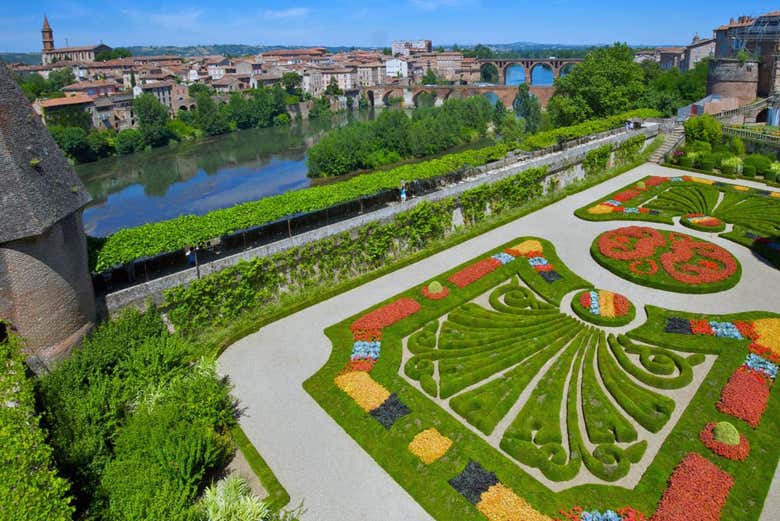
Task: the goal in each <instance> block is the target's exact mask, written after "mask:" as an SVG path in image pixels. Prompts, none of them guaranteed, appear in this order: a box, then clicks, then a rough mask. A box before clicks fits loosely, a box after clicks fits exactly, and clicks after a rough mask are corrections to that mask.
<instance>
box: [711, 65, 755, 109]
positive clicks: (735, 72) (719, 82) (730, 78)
mask: <svg viewBox="0 0 780 521" xmlns="http://www.w3.org/2000/svg"><path fill="white" fill-rule="evenodd" d="M758 73H759V67H758V63H756V62H751V61H746V62H744V63H741V62H739V61H738V60H729V59H720V60H713V61H711V62H710V65H709V69H708V71H707V94H718V95H720V96H722V97H724V98H737V99H738V100H739V102H740V105H746V104H748V103H750V102H752V101H753V100H755V99H756V96H757V92H758Z"/></svg>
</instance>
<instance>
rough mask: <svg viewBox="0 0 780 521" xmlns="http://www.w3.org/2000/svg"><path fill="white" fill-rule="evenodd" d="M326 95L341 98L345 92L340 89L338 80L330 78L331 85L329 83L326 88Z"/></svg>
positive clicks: (333, 77)
mask: <svg viewBox="0 0 780 521" xmlns="http://www.w3.org/2000/svg"><path fill="white" fill-rule="evenodd" d="M325 94H327V95H328V96H339V95H341V94H344V91H343V90H341V89H340V88H339V82H338V81H337V80H336V77H335V76H331V77H330V83H328V86H327V87H326V88H325Z"/></svg>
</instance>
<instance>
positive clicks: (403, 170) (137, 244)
mask: <svg viewBox="0 0 780 521" xmlns="http://www.w3.org/2000/svg"><path fill="white" fill-rule="evenodd" d="M655 114H656V113H655V112H652V111H651V112H630V113H626V114H623V115H619V116H614V117H612V118H607V120H605V121H594V122H590V123H589V124H585V125H578V126H577V128H576V129H574V130H572V131H566V130H564V129H557V131H556V132H557V134H556V136H558V137H560V136H567V137H568V138H569V139H574V138H577V137H582V136H585V135H588V134H590V133H592V132H593V131H594V129H600V130H607V129H609V128H614V127H619V126H621V125H622V124H623V122H624V121H625V119H626V118H630V117H641V116H642V115H645V117H649V116H650V115H655ZM596 131H599V130H596ZM555 139H557V138H553V141H555ZM553 144H555V143H553ZM538 145H539V144H533V143H532V144H531V145H529V147H530V149H537V148H544V146H547V145H544V146H538ZM509 151H510V147H509V146H508V145H507V144H504V143H499V144H496V145H491V146H488V147H483V148H480V149H475V150H467V151H464V152H458V153H454V154H448V155H445V156H443V157H440V158H437V159H431V160H428V161H423V162H420V163H414V164H407V165H402V166H399V167H397V168H393V169H391V170H380V171H376V172H372V173H367V174H363V175H359V176H357V177H354V178H352V179H350V180H348V181H344V182H341V183H336V184H329V185H323V186H314V187H310V188H304V189H302V190H296V191H292V192H286V193H283V194H280V195H275V196H271V197H266V198H265V199H260V200H258V201H252V202H248V203H243V204H239V205H236V206H233V207H230V208H224V209H221V210H215V211H213V212H209V213H207V214H206V215H202V216H195V215H182V216H180V217H177V218H175V219H171V220H167V221H160V222H156V223H149V224H144V225H142V226H137V227H135V228H125V229H123V230H120V231H118V232H117V233H115V234H113V235H111V236H109V237H108V238H107V239H106V241H105V242H104V243H103V244H102V246H101V247H100V248H99V249H98V251H97V253H96V257H95V258H96V265H95V267H94V269H95V270H96V271H102V270H105V269H108V268H110V267H111V266H114V265H118V264H124V263H127V262H130V261H132V260H134V259H137V258H140V257H147V256H153V255H157V254H159V253H165V252H171V251H176V250H179V249H181V248H184V247H186V246H191V245H197V244H203V243H205V242H206V241H208V240H211V239H213V238H216V237H220V236H223V235H226V234H229V233H232V232H235V231H238V230H242V229H245V228H249V227H252V226H258V225H262V224H266V223H269V222H272V221H275V220H277V219H280V218H282V217H285V216H288V215H294V214H297V213H304V212H312V211H316V210H324V209H325V208H328V207H331V206H334V205H336V204H339V203H344V202H347V201H353V200H357V199H360V198H361V197H365V196H370V195H374V194H376V193H378V192H381V191H382V190H393V189H397V188H398V187H399V186H400V184H401V182H402V181H405V182H411V181H415V180H423V179H430V178H433V177H438V176H441V175H444V174H447V173H450V172H454V171H457V170H459V169H462V168H470V167H476V166H481V165H484V164H486V163H489V162H492V161H497V160H499V159H503V158H504V157H505V156H506V154H507V153H508V152H509Z"/></svg>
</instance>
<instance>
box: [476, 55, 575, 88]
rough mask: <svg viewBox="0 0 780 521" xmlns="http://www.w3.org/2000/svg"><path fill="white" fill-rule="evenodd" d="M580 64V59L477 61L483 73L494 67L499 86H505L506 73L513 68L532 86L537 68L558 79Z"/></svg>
mask: <svg viewBox="0 0 780 521" xmlns="http://www.w3.org/2000/svg"><path fill="white" fill-rule="evenodd" d="M580 62H582V58H561V59H558V58H540V59H535V58H515V59H507V60H479V66H480V71H483V70H484V69H485V67H488V66H493V67H495V68H496V70H497V71H498V83H499V84H500V85H505V84H506V78H507V72H509V70H510V69H513V68H516V69H520V70H521V71H522V72H523V77H524V78H525V83H527V84H528V85H533V84H534V82H533V76H534V70H536V69H537V68H538V67H542V68H544V69H548V70H549V71H550V72H552V75H553V78H559V77H560V76H561V75H562V74H566V73H567V72H568V71H569V70H570V69H571V67H574V66H575V65H577V64H578V63H580Z"/></svg>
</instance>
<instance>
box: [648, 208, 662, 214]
mask: <svg viewBox="0 0 780 521" xmlns="http://www.w3.org/2000/svg"><path fill="white" fill-rule="evenodd" d="M660 213H661V212H659V211H658V210H652V209H651V210H650V215H659V214H660Z"/></svg>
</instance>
